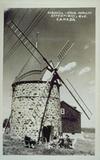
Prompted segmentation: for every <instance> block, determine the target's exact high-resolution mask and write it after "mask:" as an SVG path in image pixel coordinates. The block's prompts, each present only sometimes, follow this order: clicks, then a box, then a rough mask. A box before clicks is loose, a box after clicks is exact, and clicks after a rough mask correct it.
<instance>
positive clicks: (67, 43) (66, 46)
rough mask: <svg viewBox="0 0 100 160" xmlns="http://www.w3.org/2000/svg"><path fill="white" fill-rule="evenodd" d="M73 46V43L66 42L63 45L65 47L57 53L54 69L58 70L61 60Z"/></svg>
mask: <svg viewBox="0 0 100 160" xmlns="http://www.w3.org/2000/svg"><path fill="white" fill-rule="evenodd" d="M73 45H74V43H73V42H71V41H69V40H68V41H67V42H66V43H65V45H64V46H63V47H62V49H61V50H60V51H59V54H58V56H57V59H58V64H57V66H56V68H59V66H60V64H61V62H62V60H63V59H64V57H65V56H66V54H67V53H68V51H69V50H70V49H71V48H72V46H73Z"/></svg>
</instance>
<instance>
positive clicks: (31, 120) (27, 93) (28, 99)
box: [11, 81, 61, 140]
mask: <svg viewBox="0 0 100 160" xmlns="http://www.w3.org/2000/svg"><path fill="white" fill-rule="evenodd" d="M49 87H50V84H49V83H46V82H44V81H21V82H16V83H14V84H13V85H12V88H13V94H12V106H11V135H12V136H15V137H18V138H23V137H24V136H25V135H27V136H30V137H31V138H32V139H35V140H37V139H38V135H39V129H40V124H41V119H42V116H43V112H44V108H45V104H46V100H47V96H48V91H49ZM48 125H49V126H52V127H53V135H55V134H56V135H58V134H59V133H60V132H61V113H60V98H59V91H58V88H57V86H56V85H54V87H53V89H52V91H51V96H50V99H49V103H48V106H47V109H46V113H45V117H44V122H43V126H48Z"/></svg>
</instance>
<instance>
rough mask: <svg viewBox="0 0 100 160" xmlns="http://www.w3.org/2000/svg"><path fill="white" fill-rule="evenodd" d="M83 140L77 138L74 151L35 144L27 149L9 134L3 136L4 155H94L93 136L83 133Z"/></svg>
mask: <svg viewBox="0 0 100 160" xmlns="http://www.w3.org/2000/svg"><path fill="white" fill-rule="evenodd" d="M83 135H84V138H81V136H80V137H79V138H77V141H76V143H75V148H74V149H65V148H51V149H47V146H46V145H43V144H37V145H36V146H35V148H34V149H32V148H27V147H25V145H24V142H23V141H22V140H19V139H13V138H11V137H10V135H9V134H4V135H3V154H4V155H94V154H95V143H94V142H95V134H94V133H91V132H90V133H89V132H86V133H85V132H84V134H83Z"/></svg>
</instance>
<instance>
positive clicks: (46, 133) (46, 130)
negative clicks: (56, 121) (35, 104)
mask: <svg viewBox="0 0 100 160" xmlns="http://www.w3.org/2000/svg"><path fill="white" fill-rule="evenodd" d="M52 129H53V127H52V126H44V127H43V129H42V137H43V141H44V142H46V141H47V142H49V141H50V136H51V134H52Z"/></svg>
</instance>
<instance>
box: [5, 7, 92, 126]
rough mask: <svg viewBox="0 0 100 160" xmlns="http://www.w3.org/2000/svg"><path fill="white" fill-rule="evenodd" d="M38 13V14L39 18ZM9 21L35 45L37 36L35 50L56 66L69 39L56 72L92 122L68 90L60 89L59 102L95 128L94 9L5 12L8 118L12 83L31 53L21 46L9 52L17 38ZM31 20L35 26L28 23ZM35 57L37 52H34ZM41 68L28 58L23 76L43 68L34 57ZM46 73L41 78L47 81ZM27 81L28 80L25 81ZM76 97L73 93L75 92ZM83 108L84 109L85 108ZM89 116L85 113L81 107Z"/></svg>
mask: <svg viewBox="0 0 100 160" xmlns="http://www.w3.org/2000/svg"><path fill="white" fill-rule="evenodd" d="M39 13H40V14H41V15H40V16H39ZM10 19H12V20H13V21H14V22H15V23H16V24H17V25H18V27H19V28H20V29H21V30H22V31H24V32H25V29H26V28H27V27H28V26H30V28H29V32H28V33H26V35H27V36H28V38H29V39H30V40H31V41H32V42H33V43H34V44H35V42H36V41H37V36H36V35H37V33H38V46H37V47H38V49H39V50H40V51H41V53H42V54H43V55H44V56H45V57H46V58H47V59H48V61H51V60H52V62H53V64H54V66H56V65H57V63H58V61H59V59H58V58H57V57H58V55H59V53H60V50H61V49H62V47H63V46H64V44H65V43H66V41H68V40H69V42H71V43H73V46H72V48H71V49H70V50H69V51H68V52H67V53H66V55H65V57H64V58H63V61H62V63H61V64H60V66H59V70H58V73H59V75H60V76H61V77H62V79H63V80H64V82H65V83H66V85H67V86H68V87H69V88H70V89H71V91H72V92H73V93H74V90H73V89H72V88H71V86H70V85H69V84H68V82H67V79H68V80H69V81H70V82H71V83H72V84H73V86H74V88H75V89H76V90H77V92H78V93H79V95H80V96H81V97H82V99H83V100H84V101H85V103H86V104H87V106H88V108H89V109H90V110H91V111H92V113H93V114H92V117H91V120H88V119H87V118H86V116H85V115H84V113H83V112H82V110H81V109H80V107H79V106H78V105H77V104H76V102H75V101H74V100H73V98H72V97H71V96H70V94H69V93H68V91H67V90H66V89H65V87H64V86H63V85H62V86H61V87H60V100H61V101H62V100H64V101H65V102H66V103H68V104H70V105H72V106H76V107H77V110H78V111H80V112H81V113H82V114H81V117H82V127H95V9H94V8H63V9H62V8H50V9H48V10H47V9H41V8H40V9H36V8H35V9H8V10H7V11H6V12H5V21H4V22H5V23H4V63H3V114H4V118H6V117H9V115H10V111H11V99H12V87H11V85H12V83H13V82H14V79H15V77H16V76H17V75H18V73H19V72H20V70H21V68H22V67H23V65H24V64H25V63H26V61H27V59H28V58H29V57H30V53H29V52H28V51H27V49H26V48H25V47H24V46H23V44H21V45H20V46H19V45H18V46H17V47H16V50H15V47H14V50H15V51H14V50H11V48H12V46H14V44H15V42H16V41H17V40H18V39H17V37H16V36H15V35H14V34H13V33H12V32H11V30H10V28H8V26H7V22H8V21H9V20H10ZM33 19H34V24H32V26H31V22H32V20H33ZM35 54H37V53H35ZM37 57H38V59H40V61H41V63H42V64H41V65H39V64H38V62H37V61H36V60H35V59H34V58H33V57H31V58H30V59H29V62H28V64H27V66H26V67H25V68H24V71H23V72H22V73H26V72H27V71H29V70H34V69H42V68H43V67H44V66H45V63H43V60H42V59H41V57H40V56H39V55H38V54H37ZM40 77H41V75H40V74H39V75H38V76H36V75H32V76H31V77H28V80H35V79H39V78H40ZM47 77H48V73H47V72H46V73H45V75H44V77H43V79H44V80H46V79H47ZM26 80H27V78H26ZM74 94H75V93H74ZM84 107H85V106H84ZM84 109H85V110H86V112H87V113H88V110H87V109H86V108H84Z"/></svg>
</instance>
